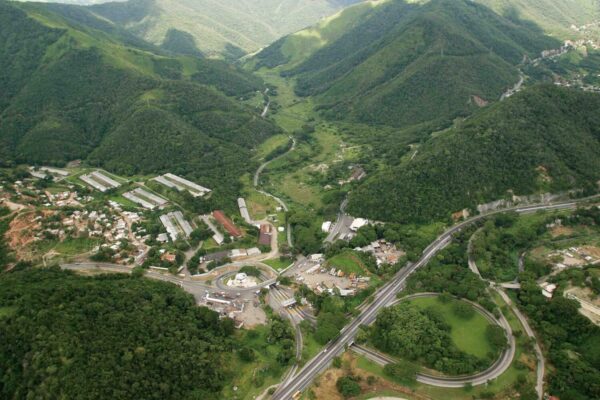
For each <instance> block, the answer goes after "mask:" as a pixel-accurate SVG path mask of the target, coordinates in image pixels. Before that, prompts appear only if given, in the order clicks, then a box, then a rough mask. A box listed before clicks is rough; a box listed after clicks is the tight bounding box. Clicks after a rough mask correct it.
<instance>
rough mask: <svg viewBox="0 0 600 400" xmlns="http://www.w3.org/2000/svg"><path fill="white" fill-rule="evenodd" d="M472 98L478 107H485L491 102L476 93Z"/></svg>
mask: <svg viewBox="0 0 600 400" xmlns="http://www.w3.org/2000/svg"><path fill="white" fill-rule="evenodd" d="M471 100H473V103H475V105H476V106H477V107H485V106H487V105H488V104H489V102H488V101H487V100H484V99H482V98H481V97H479V96H475V95H472V96H471Z"/></svg>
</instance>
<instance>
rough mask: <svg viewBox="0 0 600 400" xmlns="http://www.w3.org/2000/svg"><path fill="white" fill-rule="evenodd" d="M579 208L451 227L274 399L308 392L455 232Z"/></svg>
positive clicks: (525, 209) (529, 208)
mask: <svg viewBox="0 0 600 400" xmlns="http://www.w3.org/2000/svg"><path fill="white" fill-rule="evenodd" d="M596 197H597V196H596ZM585 200H589V198H587V199H580V200H579V201H585ZM576 206H577V202H576V201H571V202H568V203H558V204H550V205H548V204H544V205H537V206H535V205H534V206H525V207H518V208H509V209H506V210H496V211H493V212H490V213H488V214H484V215H478V216H475V217H472V218H470V219H468V220H466V221H463V222H461V223H459V224H457V225H455V226H453V227H451V228H449V229H448V230H446V231H445V232H444V233H443V234H441V235H440V236H439V237H438V238H437V239H436V240H434V241H433V242H432V243H431V244H430V245H429V246H428V247H427V248H426V249H425V251H424V252H423V254H422V256H421V258H420V259H419V261H417V262H416V263H414V264H412V265H409V266H406V267H404V268H402V269H401V270H400V271H398V273H397V274H396V275H395V276H394V278H392V280H390V282H388V283H387V284H386V285H384V286H383V287H381V288H380V289H379V290H378V291H377V292H376V293H375V295H374V300H373V302H372V303H371V304H369V305H368V306H367V307H366V308H365V309H364V311H363V312H361V313H360V314H359V315H358V316H357V317H356V318H354V319H353V320H352V321H351V322H350V323H349V324H348V325H346V326H345V327H344V328H343V329H342V331H341V332H340V335H339V336H338V337H337V338H336V339H335V340H333V341H332V342H330V343H329V344H328V345H327V346H326V347H325V349H324V350H323V351H322V352H320V353H319V354H317V355H316V356H315V357H314V358H313V359H312V360H310V361H309V362H307V363H306V364H305V366H304V368H302V370H301V371H300V372H298V374H297V375H296V376H295V377H294V378H293V379H291V380H289V381H288V382H284V383H283V384H282V385H281V387H280V388H279V393H277V394H276V395H274V396H273V399H274V400H282V399H285V400H287V399H291V398H292V396H293V395H294V393H296V392H297V391H302V390H305V389H306V388H307V387H309V386H310V384H311V383H312V381H313V380H314V379H315V377H316V376H317V375H318V374H319V373H321V372H322V371H323V370H324V369H325V368H327V367H328V365H329V364H330V363H331V361H332V360H333V358H334V357H336V356H337V355H338V354H340V353H342V352H343V351H344V350H345V348H346V347H347V346H348V345H350V344H351V343H352V342H353V341H354V336H355V335H356V333H357V331H358V329H359V327H360V325H362V324H369V323H370V322H372V321H373V320H374V319H375V318H376V316H377V313H378V312H379V310H380V309H381V308H383V307H385V306H386V305H387V304H389V303H390V302H391V301H392V300H393V299H394V298H395V297H396V294H397V293H398V292H400V291H401V290H402V289H403V288H404V284H405V282H406V279H407V278H408V277H409V276H410V274H412V273H413V272H414V271H416V270H417V269H419V268H421V267H422V266H424V265H426V264H427V263H428V262H429V260H430V259H431V258H432V257H433V256H435V255H436V254H437V253H438V252H439V251H440V250H442V249H443V248H444V247H446V246H447V245H448V243H450V241H451V238H452V235H453V234H455V233H456V232H459V231H460V230H461V229H462V228H464V227H466V226H468V225H470V224H472V223H473V222H475V221H478V220H481V219H483V218H485V217H488V216H490V215H495V214H501V213H505V212H509V211H515V212H518V213H531V212H536V211H538V210H556V209H572V208H576Z"/></svg>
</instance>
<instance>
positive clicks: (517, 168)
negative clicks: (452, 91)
mask: <svg viewBox="0 0 600 400" xmlns="http://www.w3.org/2000/svg"><path fill="white" fill-rule="evenodd" d="M598 109H600V96H598V95H597V94H592V93H583V92H580V91H576V90H572V89H564V88H558V87H555V86H553V85H552V86H551V85H548V86H536V87H532V88H529V89H527V90H525V91H523V92H521V93H519V94H517V95H515V96H512V97H511V98H510V99H508V100H506V101H503V102H502V103H499V104H495V105H493V106H490V107H488V108H485V109H483V110H481V111H480V112H478V113H476V114H475V115H473V116H472V117H471V118H469V119H468V120H466V121H465V122H463V123H459V124H456V125H455V126H454V127H453V128H450V129H448V130H446V131H444V132H443V133H441V134H439V135H435V136H434V137H432V138H431V139H430V140H428V141H427V142H426V143H425V144H423V145H422V146H421V147H420V148H419V149H418V153H417V154H416V156H415V157H414V159H411V160H410V161H409V160H405V161H404V162H401V163H400V164H399V165H397V166H393V167H390V168H386V169H385V171H383V172H380V173H377V174H375V175H373V176H372V177H371V178H370V179H367V180H366V181H365V183H364V184H362V185H361V186H360V187H359V188H358V190H356V191H353V192H352V193H351V195H350V203H349V206H348V207H349V211H350V212H351V213H353V214H354V215H361V216H366V217H370V218H373V219H377V220H384V221H395V222H426V221H432V220H447V219H448V218H449V216H450V214H451V213H452V212H455V211H458V210H462V209H463V208H471V209H473V210H474V209H475V208H476V206H477V205H478V204H481V203H487V202H490V201H494V200H498V199H502V198H506V197H509V196H510V193H509V191H512V192H513V193H515V194H518V195H527V194H532V193H537V192H560V191H564V190H567V189H572V188H580V189H584V190H586V191H587V192H586V193H592V192H594V191H595V190H597V187H596V182H597V181H598V179H600V172H598V171H600V156H599V155H600V128H599V127H600V113H598Z"/></svg>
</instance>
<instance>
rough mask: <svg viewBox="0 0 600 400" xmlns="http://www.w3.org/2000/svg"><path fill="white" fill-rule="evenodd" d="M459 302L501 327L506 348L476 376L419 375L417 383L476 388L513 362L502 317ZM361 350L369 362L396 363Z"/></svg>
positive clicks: (511, 342)
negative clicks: (383, 361)
mask: <svg viewBox="0 0 600 400" xmlns="http://www.w3.org/2000/svg"><path fill="white" fill-rule="evenodd" d="M434 296H439V293H417V294H413V295H409V296H405V297H402V298H400V299H396V300H394V301H393V302H391V303H390V306H393V305H395V304H398V303H401V302H403V301H407V300H412V299H417V298H423V297H434ZM461 300H462V301H466V302H467V303H469V304H470V305H471V306H472V307H474V308H475V309H476V310H477V311H478V312H479V313H480V314H481V315H483V316H484V317H485V318H486V319H487V320H488V321H489V322H491V323H492V324H496V325H499V326H500V327H502V328H503V329H504V331H505V332H506V338H507V341H508V347H507V348H506V349H505V350H504V351H503V352H502V354H501V355H500V357H498V359H497V360H496V361H495V362H494V363H493V364H492V365H491V366H490V367H489V368H488V369H486V370H485V371H481V372H478V373H476V374H472V375H465V376H436V375H431V374H425V373H420V374H417V381H418V382H421V383H425V384H427V385H431V386H436V387H443V388H460V387H464V386H465V385H466V384H468V383H470V384H471V385H473V386H477V385H482V384H485V383H487V382H488V381H489V380H491V379H495V378H497V377H499V376H500V375H502V374H503V373H504V372H505V371H506V370H507V369H508V368H509V367H510V364H511V363H512V360H513V358H514V356H515V352H516V342H515V339H514V337H513V334H512V329H511V328H510V324H509V323H508V321H507V320H506V318H504V315H501V317H500V319H496V317H495V316H494V315H493V314H492V313H490V312H489V311H487V310H486V309H485V308H483V307H482V306H481V305H479V304H477V303H474V302H472V301H469V300H466V299H461ZM352 347H353V349H354V347H355V345H353V346H352ZM361 350H362V353H361V354H364V355H365V356H366V357H368V358H370V359H371V360H373V361H375V362H377V363H381V361H382V360H385V361H386V364H387V363H390V362H396V361H395V360H394V359H393V358H392V357H389V356H385V355H383V354H381V353H379V354H377V355H376V356H375V357H373V353H378V352H375V351H373V350H371V349H368V348H365V347H362V346H361ZM365 353H367V354H365Z"/></svg>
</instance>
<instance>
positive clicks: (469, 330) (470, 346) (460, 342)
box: [410, 297, 492, 358]
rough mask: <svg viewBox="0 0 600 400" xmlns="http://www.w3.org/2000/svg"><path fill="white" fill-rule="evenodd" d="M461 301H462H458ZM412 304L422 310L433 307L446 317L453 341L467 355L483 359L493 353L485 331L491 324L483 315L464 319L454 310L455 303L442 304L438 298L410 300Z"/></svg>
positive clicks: (476, 314) (478, 314)
mask: <svg viewBox="0 0 600 400" xmlns="http://www.w3.org/2000/svg"><path fill="white" fill-rule="evenodd" d="M457 301H460V300H457ZM410 303H412V304H414V305H416V306H417V307H419V308H421V309H425V308H428V307H433V308H435V309H436V310H438V311H439V312H441V314H442V315H443V316H444V320H445V321H446V323H447V324H448V325H450V328H451V331H450V336H451V337H452V341H453V342H454V343H455V344H456V347H458V348H459V349H460V350H462V351H464V352H465V353H468V354H471V355H474V356H475V357H479V358H483V357H485V356H486V354H488V353H489V352H491V351H492V348H491V346H490V344H489V342H488V340H487V338H486V336H485V330H486V328H487V327H488V325H490V322H489V321H488V320H487V319H485V317H484V316H483V315H481V314H480V313H479V312H476V313H475V314H474V315H473V316H472V317H471V318H470V319H468V320H466V319H462V318H460V317H459V316H457V315H456V314H455V312H454V310H453V302H448V303H442V302H441V301H439V300H438V298H437V297H425V298H418V299H413V300H410Z"/></svg>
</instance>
